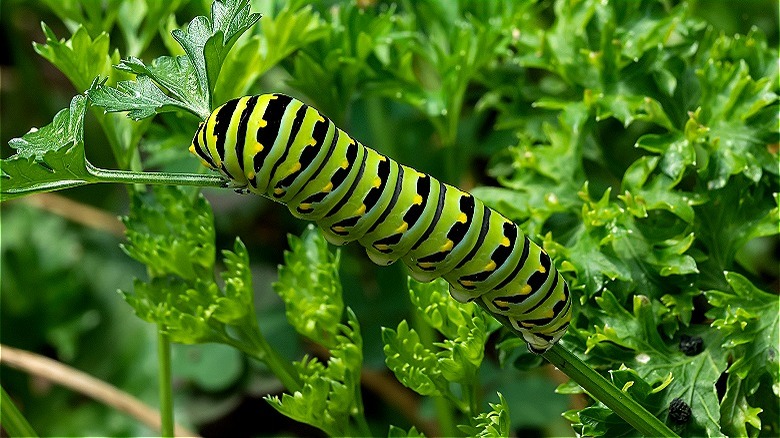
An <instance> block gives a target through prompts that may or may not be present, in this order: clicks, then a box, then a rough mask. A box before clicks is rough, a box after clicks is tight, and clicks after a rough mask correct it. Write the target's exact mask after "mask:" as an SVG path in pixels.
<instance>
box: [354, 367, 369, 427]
mask: <svg viewBox="0 0 780 438" xmlns="http://www.w3.org/2000/svg"><path fill="white" fill-rule="evenodd" d="M360 388H361V385H360V380H358V381H357V385H355V406H357V408H358V412H357V414H355V415H353V417H354V418H355V421H356V422H357V426H358V431H359V433H360V436H373V435H371V428H370V427H368V422H367V421H366V413H365V411H364V409H363V393H362V392H360Z"/></svg>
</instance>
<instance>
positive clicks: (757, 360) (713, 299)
mask: <svg viewBox="0 0 780 438" xmlns="http://www.w3.org/2000/svg"><path fill="white" fill-rule="evenodd" d="M726 281H728V284H729V286H730V288H731V290H730V291H716V290H712V291H706V292H704V294H705V296H706V297H707V299H708V301H709V302H710V304H712V305H713V306H714V307H713V308H712V309H711V310H710V311H709V312H707V316H709V317H711V318H714V319H715V320H714V321H713V322H712V326H713V327H715V328H716V329H717V330H718V331H719V332H720V333H721V334H722V336H723V344H722V348H723V349H724V350H726V351H727V352H728V353H729V354H730V355H732V356H733V358H734V361H733V362H732V363H731V365H730V366H729V368H728V373H729V385H728V390H727V392H728V394H727V395H728V397H727V398H725V399H724V400H723V404H722V405H721V409H722V410H723V411H732V410H739V411H741V412H742V416H741V417H740V418H741V420H740V421H738V420H737V419H730V420H729V422H728V427H729V430H731V431H735V432H736V431H739V432H740V433H742V431H744V430H745V423H750V424H752V425H753V426H755V427H756V428H757V429H760V428H761V427H760V424H761V421H760V420H759V419H758V418H757V417H756V414H757V413H758V412H756V410H755V409H754V408H752V407H750V406H749V405H748V404H747V401H746V399H747V397H749V396H751V395H753V394H755V393H756V391H758V389H759V385H761V383H762V381H763V382H766V380H765V379H764V378H765V376H767V375H768V376H769V381H771V385H772V390H773V391H774V393H775V395H778V392H780V390H778V388H780V371H779V370H780V366H779V365H778V364H779V363H780V361H778V345H779V343H780V315H779V314H778V312H777V309H778V306H780V300H779V299H778V296H777V295H776V294H770V293H767V292H764V291H762V290H760V289H759V288H757V287H756V286H755V285H753V284H752V283H751V282H750V281H749V280H748V279H747V278H745V277H743V276H742V275H740V274H737V273H734V272H727V273H726ZM732 376H733V377H732ZM740 405H741V406H740ZM759 411H760V409H759Z"/></svg>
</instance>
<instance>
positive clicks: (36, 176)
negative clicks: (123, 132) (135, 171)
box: [0, 95, 95, 201]
mask: <svg viewBox="0 0 780 438" xmlns="http://www.w3.org/2000/svg"><path fill="white" fill-rule="evenodd" d="M86 109H87V99H86V98H85V97H84V96H83V95H77V96H75V97H74V98H73V99H72V100H71V102H70V107H69V108H66V109H63V110H60V111H59V112H58V113H57V114H56V115H55V116H54V119H53V120H52V122H51V123H50V124H48V125H46V126H44V127H42V128H40V129H36V128H33V129H31V130H30V132H28V133H27V134H25V135H23V136H22V137H21V138H14V139H12V140H11V141H10V142H9V143H8V144H9V145H10V146H11V147H12V148H14V149H16V154H15V155H12V156H10V157H8V158H7V159H4V160H2V167H0V178H2V194H1V195H0V200H3V201H5V200H8V199H13V198H16V197H19V196H24V195H25V194H28V193H33V192H39V191H50V190H59V189H63V188H68V187H76V186H79V185H83V184H87V183H89V182H91V181H95V177H94V176H93V175H92V174H90V172H89V170H88V166H89V164H88V163H87V159H86V157H85V155H84V115H85V113H86Z"/></svg>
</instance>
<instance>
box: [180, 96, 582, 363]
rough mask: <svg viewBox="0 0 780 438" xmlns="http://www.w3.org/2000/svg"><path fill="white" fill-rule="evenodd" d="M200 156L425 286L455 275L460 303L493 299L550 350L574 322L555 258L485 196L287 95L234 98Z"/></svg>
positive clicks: (211, 127) (201, 144) (199, 138)
mask: <svg viewBox="0 0 780 438" xmlns="http://www.w3.org/2000/svg"><path fill="white" fill-rule="evenodd" d="M190 151H191V152H192V153H194V154H196V155H197V156H199V157H200V158H201V159H202V160H203V163H204V164H205V165H206V166H208V167H210V168H212V169H216V170H218V171H219V172H221V173H222V174H223V175H225V176H226V177H227V178H229V179H230V180H231V181H232V183H233V186H234V187H235V188H237V189H239V190H240V191H248V192H251V193H255V194H259V195H262V196H265V197H268V198H270V199H272V200H275V201H277V202H281V203H283V204H285V205H287V207H288V208H289V209H290V212H291V213H292V214H293V215H294V216H296V217H299V218H303V219H307V220H311V221H315V222H316V223H317V225H318V226H319V227H320V228H321V229H322V231H323V232H324V233H325V236H326V238H327V239H328V240H329V241H330V242H332V243H334V244H336V245H343V244H345V243H347V242H351V241H355V240H357V241H358V242H360V244H361V245H363V247H365V248H366V252H367V253H368V256H369V257H370V258H371V260H372V261H373V262H375V263H377V264H379V265H390V264H392V263H393V262H395V261H396V260H398V259H401V260H403V262H404V263H405V264H406V266H408V267H409V269H410V270H411V275H412V277H413V278H415V279H416V280H418V281H423V282H425V281H431V280H433V279H434V278H437V277H444V279H445V280H446V281H447V282H448V283H449V284H450V293H451V295H452V297H453V298H455V299H456V300H458V301H460V302H468V301H472V300H475V299H481V300H483V302H484V304H485V305H486V308H487V309H488V310H489V311H491V312H493V313H495V314H498V315H502V316H505V317H507V318H508V319H509V321H510V322H511V323H512V325H513V326H514V327H515V328H516V329H517V330H518V331H520V332H521V333H522V334H523V337H524V338H525V341H526V342H527V343H528V344H529V346H530V348H531V350H532V351H535V352H539V353H540V352H544V351H545V350H547V349H548V348H550V347H551V346H552V345H553V344H554V343H555V342H557V341H558V340H559V339H560V338H561V336H563V334H564V332H565V331H566V329H567V327H568V326H569V320H570V318H571V297H570V293H569V287H568V285H567V284H566V283H565V281H564V280H563V278H562V277H561V275H560V273H558V271H557V270H556V268H555V266H554V265H553V263H552V262H551V260H550V257H549V256H548V255H547V253H546V252H545V251H544V250H542V249H541V248H540V247H539V246H537V245H536V244H534V243H533V242H531V241H530V240H529V239H528V237H526V236H525V235H524V234H523V233H522V232H521V231H520V230H519V229H518V228H517V226H516V225H515V224H514V223H513V222H512V221H510V220H508V219H506V218H505V217H504V216H502V215H501V214H499V213H497V212H496V211H494V210H492V209H490V208H488V207H486V206H485V205H484V204H483V203H482V202H481V201H480V200H479V199H476V198H475V197H473V196H472V195H470V194H469V193H466V192H463V191H461V190H459V189H458V188H456V187H453V186H451V185H448V184H444V183H442V182H439V181H437V180H436V179H434V178H433V177H431V176H430V175H427V174H424V173H421V172H418V171H417V170H415V169H412V168H411V167H407V166H404V165H402V164H398V163H397V162H396V161H394V160H392V159H390V158H388V157H386V156H384V155H382V154H380V153H379V152H377V151H375V150H373V149H371V148H368V147H365V146H363V145H362V144H360V143H359V142H358V141H357V140H355V139H354V138H352V137H350V136H349V135H348V134H347V133H345V132H344V131H342V130H341V129H339V128H337V127H336V126H335V125H334V124H333V122H331V121H330V120H329V119H328V118H327V117H325V116H323V115H322V114H320V112H319V111H317V110H316V109H314V108H312V107H310V106H308V105H306V104H304V103H302V102H300V101H298V100H297V99H294V98H292V97H289V96H285V95H283V94H263V95H260V96H251V97H242V98H239V99H234V100H231V101H229V102H227V103H225V104H224V105H222V106H221V107H219V108H217V109H216V110H214V112H213V113H212V114H211V115H210V116H209V117H208V119H207V120H206V121H205V122H203V123H201V124H200V127H199V128H198V131H197V132H196V134H195V138H194V139H193V141H192V146H190Z"/></svg>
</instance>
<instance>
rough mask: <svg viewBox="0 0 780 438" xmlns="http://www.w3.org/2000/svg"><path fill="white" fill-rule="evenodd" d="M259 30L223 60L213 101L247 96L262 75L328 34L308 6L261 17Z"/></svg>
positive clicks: (322, 22) (286, 5)
mask: <svg viewBox="0 0 780 438" xmlns="http://www.w3.org/2000/svg"><path fill="white" fill-rule="evenodd" d="M300 4H301V5H303V3H302V2H300ZM260 28H261V32H260V33H259V34H258V35H254V36H252V37H251V38H246V39H243V40H239V42H238V43H236V47H235V48H234V49H233V50H231V51H230V53H229V54H228V56H227V58H225V62H224V64H223V65H222V71H221V74H220V79H218V80H217V85H216V90H215V92H214V93H215V96H216V101H217V102H222V101H225V100H227V99H230V98H233V97H235V96H244V95H246V94H248V93H249V92H250V90H251V88H252V85H253V84H254V83H255V82H256V81H257V80H258V79H259V78H260V77H261V76H262V75H263V74H264V73H265V72H267V71H268V70H270V69H271V68H272V67H273V66H275V65H277V64H278V63H279V62H280V61H282V60H284V59H286V58H288V57H289V56H290V55H291V54H292V53H294V52H295V51H296V50H298V49H300V48H302V47H305V46H306V45H308V44H311V43H312V42H314V41H316V40H318V39H320V38H323V37H324V36H325V35H326V34H327V33H328V32H329V29H328V27H327V26H326V25H325V22H324V21H323V20H322V19H321V18H320V16H319V14H317V13H316V12H313V11H312V7H311V5H306V6H303V7H301V8H300V9H298V8H295V7H293V6H291V5H290V4H289V3H288V4H285V5H284V7H283V8H282V10H281V11H279V12H278V13H277V14H276V15H275V16H273V17H270V16H265V17H264V18H263V21H261V22H260Z"/></svg>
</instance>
